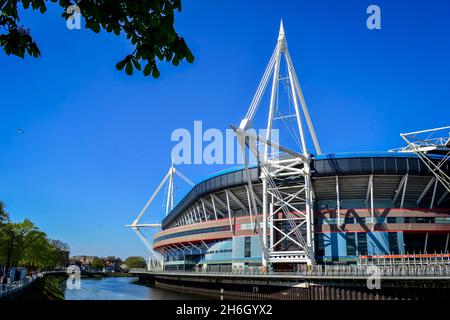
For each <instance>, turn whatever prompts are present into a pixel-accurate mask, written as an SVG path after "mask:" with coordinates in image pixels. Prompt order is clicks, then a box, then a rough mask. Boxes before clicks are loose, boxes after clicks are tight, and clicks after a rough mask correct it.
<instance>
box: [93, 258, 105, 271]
mask: <svg viewBox="0 0 450 320" xmlns="http://www.w3.org/2000/svg"><path fill="white" fill-rule="evenodd" d="M104 267H105V261H104V260H103V259H101V258H99V257H94V259H92V269H94V270H103V268H104Z"/></svg>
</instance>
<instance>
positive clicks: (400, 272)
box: [130, 263, 450, 278]
mask: <svg viewBox="0 0 450 320" xmlns="http://www.w3.org/2000/svg"><path fill="white" fill-rule="evenodd" d="M130 272H131V273H133V272H134V273H141V272H142V270H131V271H130ZM160 272H163V273H168V274H186V275H231V276H239V275H254V276H277V275H288V276H297V277H339V276H341V277H369V276H372V275H378V276H381V277H422V278H429V277H450V264H448V263H440V264H438V263H436V264H430V265H420V264H416V265H388V266H386V265H385V266H383V265H337V266H336V265H316V266H310V267H305V268H304V269H303V270H298V271H272V270H270V271H266V270H263V269H262V268H259V267H248V268H242V269H234V270H231V271H212V270H203V269H198V270H191V271H183V270H166V271H160Z"/></svg>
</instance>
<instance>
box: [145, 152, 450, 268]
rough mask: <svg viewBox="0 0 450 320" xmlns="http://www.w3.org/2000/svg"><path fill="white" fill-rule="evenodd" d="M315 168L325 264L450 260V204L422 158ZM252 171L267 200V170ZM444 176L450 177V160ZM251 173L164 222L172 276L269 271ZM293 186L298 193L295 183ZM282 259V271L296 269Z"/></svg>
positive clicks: (385, 156) (197, 190)
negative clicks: (254, 269) (250, 183)
mask: <svg viewBox="0 0 450 320" xmlns="http://www.w3.org/2000/svg"><path fill="white" fill-rule="evenodd" d="M311 168H312V174H311V177H312V188H313V190H314V203H313V216H314V239H315V241H314V246H315V248H314V249H315V250H314V252H315V260H316V262H317V263H364V259H370V258H376V257H381V256H382V257H383V258H386V259H392V258H399V257H404V258H406V257H408V256H411V257H412V256H413V255H417V256H419V257H420V254H428V255H436V256H439V255H442V254H445V253H448V249H449V248H448V246H449V232H450V197H449V196H448V192H447V190H446V189H445V188H444V187H443V186H442V185H441V184H440V183H436V178H435V177H434V175H433V174H432V173H431V172H430V170H429V168H428V167H427V166H425V165H424V164H423V162H422V161H421V160H420V159H419V157H418V156H415V155H413V154H405V153H392V152H386V153H367V154H366V153H360V154H358V153H349V154H329V155H321V156H314V157H313V160H312V163H311ZM250 170H251V179H252V180H253V187H254V190H255V193H256V196H257V198H258V199H261V198H262V183H261V179H260V175H261V172H260V171H261V170H260V169H259V168H258V167H253V168H251V169H250ZM444 170H445V171H446V172H447V173H448V172H450V162H449V161H447V162H446V164H445V168H444ZM244 171H245V170H244V169H243V168H237V169H234V170H228V171H225V172H219V173H217V174H215V175H213V176H211V177H208V178H207V179H205V180H204V181H202V182H200V183H198V184H197V185H196V186H195V187H193V188H192V190H191V191H190V192H189V194H188V195H187V196H186V197H185V198H184V199H183V200H182V201H181V202H180V203H179V204H178V205H177V206H176V207H175V208H174V210H172V212H171V213H170V214H169V215H168V216H167V217H166V218H165V219H164V220H163V221H162V228H163V230H162V231H160V232H158V233H157V234H156V235H155V236H154V239H153V248H154V250H156V251H158V252H160V253H161V254H162V255H163V256H164V261H165V262H164V268H165V269H166V270H192V269H194V268H206V269H208V270H228V269H231V268H243V267H245V266H262V248H261V239H260V237H259V235H258V228H255V226H254V220H255V217H252V216H249V211H250V210H251V209H249V208H250V207H251V205H250V206H249V199H250V195H249V191H248V187H247V181H246V175H245V172H244ZM289 187H290V188H293V189H295V188H298V187H297V186H296V182H295V180H294V181H291V182H290V184H289ZM257 202H258V208H259V212H262V208H261V204H262V201H260V200H259V201H257ZM371 203H373V205H372V204H371ZM372 208H373V210H372ZM260 220H262V219H260ZM283 227H285V228H289V226H282V225H280V228H283ZM269 237H270V236H269ZM274 241H275V239H274ZM289 242H290V241H288V240H286V239H285V240H284V241H282V242H280V243H279V246H280V248H279V250H280V251H283V250H284V251H286V252H287V254H289V251H290V248H289V246H290V243H289ZM280 260H281V261H280V262H279V263H274V265H273V267H274V268H282V269H292V268H295V262H294V263H292V262H290V261H289V260H288V259H287V260H286V261H282V259H280Z"/></svg>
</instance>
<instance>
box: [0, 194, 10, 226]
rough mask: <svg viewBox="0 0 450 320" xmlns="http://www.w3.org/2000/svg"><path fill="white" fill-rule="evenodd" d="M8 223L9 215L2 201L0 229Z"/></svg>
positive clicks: (0, 206) (0, 204)
mask: <svg viewBox="0 0 450 320" xmlns="http://www.w3.org/2000/svg"><path fill="white" fill-rule="evenodd" d="M8 221H9V215H8V213H7V212H6V211H5V204H4V203H3V202H2V201H0V227H1V225H2V224H5V223H7V222H8ZM0 232H1V231H0Z"/></svg>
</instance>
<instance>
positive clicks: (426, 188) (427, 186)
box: [417, 177, 436, 205]
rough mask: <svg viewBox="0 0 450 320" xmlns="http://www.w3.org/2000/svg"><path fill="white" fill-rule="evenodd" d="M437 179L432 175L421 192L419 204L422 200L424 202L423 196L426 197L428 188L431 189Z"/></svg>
mask: <svg viewBox="0 0 450 320" xmlns="http://www.w3.org/2000/svg"><path fill="white" fill-rule="evenodd" d="M435 180H436V178H435V177H431V179H430V181H428V183H427V185H426V186H425V188H424V189H423V191H422V193H421V194H420V196H419V198H418V199H417V205H419V204H420V202H422V200H423V198H424V197H425V195H426V194H427V192H428V190H430V188H431V186H432V185H433V182H434V181H435Z"/></svg>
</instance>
